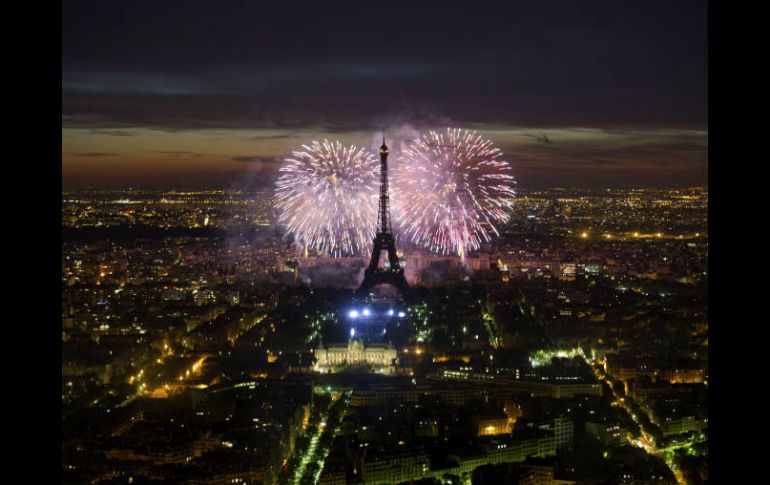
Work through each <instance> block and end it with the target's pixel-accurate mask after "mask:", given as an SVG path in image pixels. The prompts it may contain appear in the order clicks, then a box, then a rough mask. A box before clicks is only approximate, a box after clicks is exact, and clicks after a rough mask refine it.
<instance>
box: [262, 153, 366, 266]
mask: <svg viewBox="0 0 770 485" xmlns="http://www.w3.org/2000/svg"><path fill="white" fill-rule="evenodd" d="M279 172H280V173H281V175H280V176H279V177H278V180H277V181H276V188H275V195H276V209H277V210H278V222H279V224H282V225H284V226H286V229H287V234H293V235H294V238H295V240H296V241H297V242H298V243H299V244H301V245H302V246H304V247H305V248H307V247H311V248H313V249H315V250H317V251H320V252H324V253H328V254H331V255H333V256H350V255H358V254H361V253H362V250H363V249H364V248H367V249H368V247H369V245H370V243H371V240H372V238H373V237H374V223H373V222H372V221H376V220H377V188H378V184H379V176H380V170H379V162H378V160H377V159H376V157H375V156H374V155H372V154H370V153H369V152H368V151H367V150H365V149H364V148H357V147H356V146H343V145H342V143H340V142H339V141H334V142H329V141H327V140H324V141H323V142H318V141H313V142H312V143H311V144H310V145H309V146H307V145H302V150H298V151H295V152H293V153H292V156H290V157H287V158H286V159H285V160H284V165H283V166H282V167H281V168H280V169H279Z"/></svg>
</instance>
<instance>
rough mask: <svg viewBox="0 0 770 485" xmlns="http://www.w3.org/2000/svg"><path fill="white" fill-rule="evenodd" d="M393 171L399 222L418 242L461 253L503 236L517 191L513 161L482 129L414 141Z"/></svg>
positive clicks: (430, 134) (425, 136) (433, 134)
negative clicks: (500, 227)
mask: <svg viewBox="0 0 770 485" xmlns="http://www.w3.org/2000/svg"><path fill="white" fill-rule="evenodd" d="M401 154H402V159H401V160H400V161H399V163H398V165H397V166H396V167H395V168H394V170H393V208H394V211H395V216H396V217H395V218H394V221H396V222H398V223H399V224H400V225H401V228H402V232H405V233H406V236H407V237H408V238H410V239H411V240H412V241H413V242H415V243H417V244H419V245H421V246H423V247H426V248H428V249H430V250H431V251H435V252H439V253H442V254H450V253H455V254H458V255H460V256H461V257H463V256H465V255H467V253H468V252H469V251H473V250H476V249H478V248H479V247H480V246H481V244H482V243H483V242H488V241H490V240H491V238H492V236H493V235H499V234H498V231H497V228H496V227H495V224H499V223H504V222H506V221H508V219H509V218H510V215H509V209H510V208H511V206H512V199H513V197H514V196H515V192H514V190H513V186H514V185H515V183H516V182H515V180H514V178H513V175H511V166H510V164H509V163H508V162H506V161H504V160H502V152H501V151H500V149H498V148H496V147H495V146H494V145H493V144H492V142H491V141H489V140H485V139H483V138H481V136H479V135H478V134H476V132H473V131H467V130H460V129H451V128H447V130H446V132H445V133H437V132H435V131H430V132H428V133H427V134H423V135H421V136H420V137H419V138H418V139H417V140H413V141H411V142H408V143H407V144H406V145H405V146H404V147H403V148H402V151H401Z"/></svg>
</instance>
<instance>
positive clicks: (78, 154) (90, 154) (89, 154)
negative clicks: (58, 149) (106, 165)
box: [67, 152, 120, 157]
mask: <svg viewBox="0 0 770 485" xmlns="http://www.w3.org/2000/svg"><path fill="white" fill-rule="evenodd" d="M67 155H74V156H76V157H117V156H119V155H120V154H118V153H110V152H68V153H67Z"/></svg>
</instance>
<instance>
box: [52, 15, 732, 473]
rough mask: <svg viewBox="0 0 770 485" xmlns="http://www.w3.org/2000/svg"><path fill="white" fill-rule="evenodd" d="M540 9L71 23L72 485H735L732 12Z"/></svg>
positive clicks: (65, 70) (67, 221)
mask: <svg viewBox="0 0 770 485" xmlns="http://www.w3.org/2000/svg"><path fill="white" fill-rule="evenodd" d="M512 3H513V4H514V5H511V6H502V5H497V6H495V7H494V8H492V9H491V10H485V9H484V8H480V9H479V8H470V6H467V8H459V7H458V8H457V9H453V8H451V7H449V6H443V7H440V8H439V10H440V11H436V10H435V9H429V8H428V6H427V5H426V6H425V7H424V10H423V7H421V6H413V10H412V11H411V13H409V14H408V15H407V12H406V11H404V12H403V13H398V9H394V8H393V7H389V8H384V9H382V10H379V9H378V8H377V6H370V7H369V8H366V9H363V10H364V11H360V10H361V9H362V7H361V5H358V6H357V7H356V8H352V7H351V8H350V10H345V12H339V13H337V12H332V11H326V10H324V11H321V10H317V8H318V7H317V6H316V7H312V8H308V9H307V10H304V11H301V12H300V11H299V10H300V7H299V6H296V8H287V7H291V6H275V7H270V8H267V7H265V8H264V9H262V7H257V6H256V5H248V4H243V5H240V7H236V4H232V5H229V6H228V7H222V6H217V5H215V4H214V3H213V2H209V3H206V2H189V3H184V2H175V1H170V2H168V3H166V4H161V5H155V6H153V5H152V4H144V5H138V6H137V7H136V8H135V9H130V8H128V7H126V6H120V5H117V4H111V5H108V4H100V3H92V2H81V1H76V2H73V3H72V4H71V5H63V7H62V9H63V18H62V27H63V29H62V31H63V32H62V36H63V37H62V40H63V49H62V188H61V190H62V191H61V211H62V212H61V234H62V241H61V242H62V256H61V427H62V442H61V475H62V483H65V484H119V483H120V484H127V483H128V484H145V483H147V484H154V483H174V484H176V483H180V484H182V483H183V484H264V485H272V484H297V485H300V484H302V485H305V484H312V485H331V484H334V485H345V484H359V485H363V484H391V485H406V484H420V485H439V484H453V485H460V484H463V485H487V484H514V485H515V484H522V485H588V484H593V485H610V484H612V485H615V484H623V485H643V484H644V485H647V484H656V485H657V484H659V485H680V484H681V485H700V484H707V483H708V443H709V441H708V434H709V433H708V431H709V426H708V425H709V409H708V388H709V362H708V361H709V359H708V326H709V325H708V322H709V305H708V277H709V257H708V256H709V252H708V249H709V220H708V209H709V200H708V195H709V191H708V129H707V122H706V89H705V85H706V79H705V73H706V69H705V55H706V50H705V45H706V33H705V22H706V3H705V2H703V1H693V2H690V1H682V2H681V3H680V4H679V5H677V6H673V5H669V4H668V3H665V2H629V3H628V4H624V5H619V4H616V3H609V2H598V3H597V4H596V5H586V6H585V10H584V11H583V10H580V9H579V8H577V7H576V6H575V5H571V4H569V3H567V2H544V4H543V5H541V6H538V5H537V4H538V2H512ZM545 4H548V5H545ZM302 8H304V7H302ZM340 9H342V8H341V7H340ZM170 19H174V21H173V22H169V20H170ZM364 19H368V20H366V21H364ZM362 22H363V23H362ZM331 24H336V26H337V27H338V28H339V27H342V26H344V28H343V29H342V30H339V31H338V30H336V29H331V30H329V29H328V26H329V25H331ZM385 25H387V28H384V29H383V31H382V32H380V33H379V34H377V35H375V34H373V33H372V32H371V31H372V30H375V31H376V30H377V29H378V28H379V27H378V26H380V27H384V26H385ZM672 26H676V27H672ZM127 32H131V35H132V37H134V38H135V39H136V41H135V42H134V41H131V42H129V41H128V39H127V38H126V37H125V34H126V33H127ZM380 34H382V36H381V37H380ZM450 34H452V35H450ZM545 58H548V62H546V61H545ZM462 66H469V67H470V66H473V67H472V68H463V67H462ZM557 78H558V81H557V80H556V79H557ZM715 382H717V380H716V379H715Z"/></svg>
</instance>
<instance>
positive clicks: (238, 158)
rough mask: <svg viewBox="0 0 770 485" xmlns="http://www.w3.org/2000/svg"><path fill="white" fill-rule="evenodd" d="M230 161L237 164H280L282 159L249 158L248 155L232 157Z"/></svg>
mask: <svg viewBox="0 0 770 485" xmlns="http://www.w3.org/2000/svg"><path fill="white" fill-rule="evenodd" d="M230 160H233V161H235V162H246V163H280V162H281V157H265V156H262V155H260V156H248V155H239V156H236V157H230Z"/></svg>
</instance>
